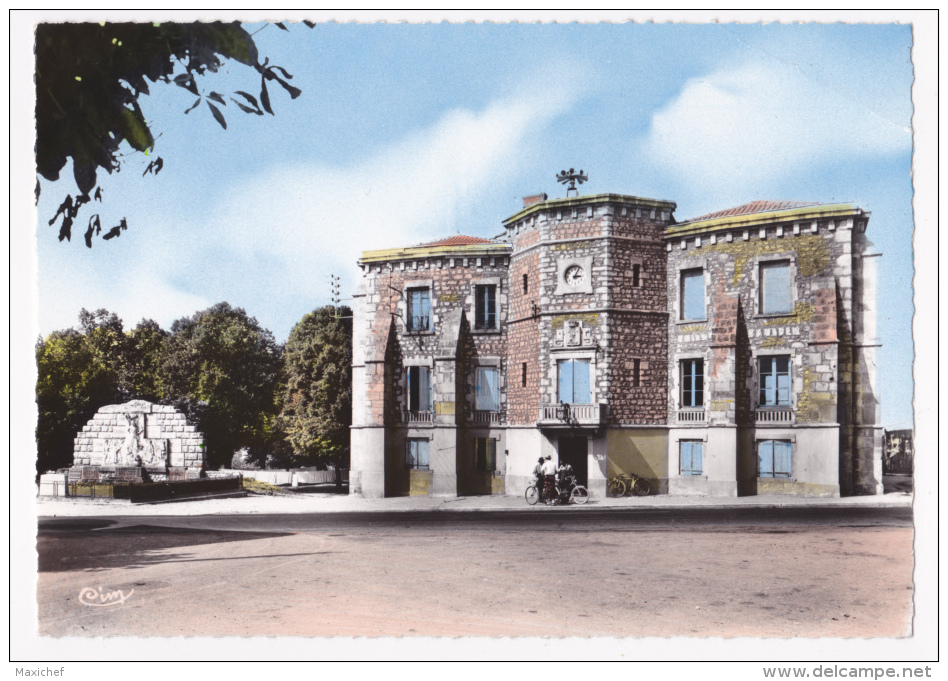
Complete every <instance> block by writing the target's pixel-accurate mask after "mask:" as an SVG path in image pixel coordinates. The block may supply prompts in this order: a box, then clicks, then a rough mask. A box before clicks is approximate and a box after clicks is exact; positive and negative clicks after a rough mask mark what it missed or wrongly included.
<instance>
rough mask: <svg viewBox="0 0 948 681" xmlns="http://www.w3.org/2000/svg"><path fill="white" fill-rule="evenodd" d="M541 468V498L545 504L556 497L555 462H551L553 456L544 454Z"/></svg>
mask: <svg viewBox="0 0 948 681" xmlns="http://www.w3.org/2000/svg"><path fill="white" fill-rule="evenodd" d="M541 470H542V473H543V498H544V499H545V500H546V503H547V504H552V503H553V501H554V498H555V497H556V464H555V463H553V457H552V456H551V455H550V454H547V455H546V460H545V461H544V462H543V467H542V469H541Z"/></svg>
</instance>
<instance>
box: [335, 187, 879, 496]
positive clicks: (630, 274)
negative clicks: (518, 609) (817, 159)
mask: <svg viewBox="0 0 948 681" xmlns="http://www.w3.org/2000/svg"><path fill="white" fill-rule="evenodd" d="M675 208H676V206H675V204H674V203H672V202H670V201H661V200H654V199H645V198H640V197H634V196H626V195H618V194H597V195H591V196H581V197H580V196H577V197H570V198H566V199H552V200H550V199H547V197H546V196H545V195H539V196H535V197H527V198H525V199H524V207H523V209H522V210H520V211H519V212H518V213H516V214H515V215H513V216H511V217H510V218H508V219H507V220H505V221H504V223H503V224H504V228H505V233H504V234H503V235H502V236H501V237H498V238H495V239H494V240H487V239H478V238H474V237H463V236H456V237H451V238H448V239H444V240H442V241H437V242H433V243H429V244H424V245H421V246H415V247H409V248H403V249H393V250H386V251H369V252H366V253H364V254H363V257H362V259H361V260H360V263H359V264H360V267H361V268H362V274H363V278H362V286H361V287H360V290H359V292H358V293H357V295H356V297H355V304H354V322H355V323H354V339H353V343H354V349H353V425H352V463H351V465H352V468H351V473H350V490H351V492H352V493H353V494H363V495H366V496H393V495H404V494H433V495H448V496H453V495H469V494H491V493H494V494H498V493H506V494H522V493H523V490H524V489H525V487H526V486H527V485H528V484H529V481H530V476H531V471H532V470H533V467H534V465H535V464H536V461H537V459H538V457H540V456H546V455H547V454H549V455H551V456H553V457H554V459H557V460H560V461H566V462H569V463H570V464H571V465H572V466H573V468H574V469H575V470H576V472H577V474H578V477H579V478H580V479H581V480H582V481H583V482H584V483H585V484H586V485H587V487H588V488H589V490H590V494H591V495H593V496H596V495H604V494H605V493H606V489H607V485H608V481H609V479H610V478H612V477H613V476H616V475H621V474H628V473H633V474H635V475H638V476H640V477H644V478H646V479H647V480H649V482H650V486H651V489H652V492H653V493H659V494H661V493H670V494H709V495H721V496H734V495H738V494H741V495H745V494H756V493H760V492H782V493H792V494H805V495H830V496H836V495H839V494H860V493H861V494H866V493H869V494H871V493H879V492H881V429H880V428H879V427H877V425H876V424H877V423H878V420H879V419H878V401H877V400H876V398H875V394H876V393H875V348H876V347H877V346H878V343H877V341H876V339H875V325H874V317H875V288H874V286H875V284H874V282H875V274H874V263H875V257H874V256H875V254H873V253H871V252H870V248H871V244H870V243H869V242H868V241H867V239H866V236H865V231H866V224H867V221H868V214H867V213H865V212H863V211H862V210H860V209H859V208H856V207H854V206H850V205H843V204H837V205H814V204H809V205H808V204H795V203H787V202H783V203H776V202H755V203H752V204H747V205H745V206H740V207H738V208H734V209H730V210H727V211H721V212H719V213H714V214H710V215H707V216H703V217H701V218H698V219H694V220H691V221H688V222H684V223H678V222H676V220H675V218H674V211H675Z"/></svg>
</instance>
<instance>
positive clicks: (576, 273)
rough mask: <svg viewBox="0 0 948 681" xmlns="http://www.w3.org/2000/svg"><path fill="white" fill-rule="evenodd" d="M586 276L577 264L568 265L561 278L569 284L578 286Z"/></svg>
mask: <svg viewBox="0 0 948 681" xmlns="http://www.w3.org/2000/svg"><path fill="white" fill-rule="evenodd" d="M585 278H586V272H585V271H583V268H582V267H580V266H579V265H570V266H569V267H567V268H566V271H565V272H564V273H563V280H564V281H565V282H566V283H567V284H569V285H570V286H579V285H580V284H581V283H582V282H583V280H584V279H585Z"/></svg>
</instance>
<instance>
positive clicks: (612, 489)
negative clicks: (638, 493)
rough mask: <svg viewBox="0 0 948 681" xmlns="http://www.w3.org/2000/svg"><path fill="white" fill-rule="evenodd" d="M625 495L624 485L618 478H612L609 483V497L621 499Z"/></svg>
mask: <svg viewBox="0 0 948 681" xmlns="http://www.w3.org/2000/svg"><path fill="white" fill-rule="evenodd" d="M623 494H625V483H624V482H622V481H621V480H619V478H613V479H612V480H610V481H609V496H610V497H621V496H622V495H623Z"/></svg>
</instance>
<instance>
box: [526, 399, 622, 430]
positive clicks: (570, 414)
mask: <svg viewBox="0 0 948 681" xmlns="http://www.w3.org/2000/svg"><path fill="white" fill-rule="evenodd" d="M605 418H606V405H604V404H550V405H543V406H541V407H540V417H539V419H537V425H538V426H563V427H569V426H571V427H577V426H596V427H598V426H600V425H602V423H603V421H604V420H605Z"/></svg>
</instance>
